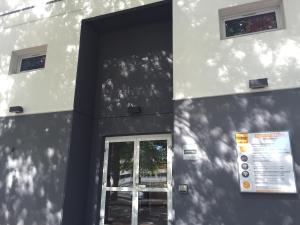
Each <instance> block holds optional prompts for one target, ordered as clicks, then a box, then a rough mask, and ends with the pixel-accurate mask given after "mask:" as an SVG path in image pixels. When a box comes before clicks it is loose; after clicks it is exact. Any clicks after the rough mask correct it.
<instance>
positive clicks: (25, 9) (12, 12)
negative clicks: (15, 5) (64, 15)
mask: <svg viewBox="0 0 300 225" xmlns="http://www.w3.org/2000/svg"><path fill="white" fill-rule="evenodd" d="M61 1H63V0H52V1H49V2H46V5H49V4H53V3H56V2H61ZM33 8H35V6H28V7H25V8H23V9H17V10H13V11H10V12H7V13H2V14H0V17H3V16H8V15H11V14H15V13H19V12H24V11H27V10H30V9H33Z"/></svg>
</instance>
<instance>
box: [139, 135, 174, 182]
mask: <svg viewBox="0 0 300 225" xmlns="http://www.w3.org/2000/svg"><path fill="white" fill-rule="evenodd" d="M167 149H168V144H167V140H155V141H141V142H140V154H139V155H140V160H139V164H140V165H139V185H140V186H141V187H145V188H166V187H167V169H168V168H167Z"/></svg>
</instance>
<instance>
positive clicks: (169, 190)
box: [100, 134, 174, 225]
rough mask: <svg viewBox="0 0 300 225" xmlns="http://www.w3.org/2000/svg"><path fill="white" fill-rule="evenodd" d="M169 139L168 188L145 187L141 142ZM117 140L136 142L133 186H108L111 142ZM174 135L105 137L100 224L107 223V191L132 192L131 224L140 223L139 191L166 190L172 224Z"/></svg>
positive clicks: (170, 222)
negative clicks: (141, 182)
mask: <svg viewBox="0 0 300 225" xmlns="http://www.w3.org/2000/svg"><path fill="white" fill-rule="evenodd" d="M156 140H166V141H167V175H168V176H167V187H166V188H145V187H143V186H142V185H138V175H139V158H140V157H139V152H140V151H139V146H140V145H139V143H140V142H141V141H156ZM116 142H133V143H134V167H133V171H134V173H133V187H107V166H108V155H109V144H110V143H116ZM171 145H172V137H171V135H170V134H159V135H139V136H121V137H107V138H106V139H105V153H104V160H103V175H102V194H101V208H100V225H106V224H105V223H104V219H105V204H106V192H107V191H121V192H122V191H123V192H124V191H129V192H131V193H132V215H131V218H132V220H131V225H138V224H137V222H138V201H139V198H138V193H139V192H164V193H167V198H168V199H167V201H168V202H167V205H168V206H167V207H168V225H171V224H172V221H173V219H174V215H173V205H172V186H173V185H172V161H173V152H172V146H171Z"/></svg>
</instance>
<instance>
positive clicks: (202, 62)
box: [173, 0, 300, 99]
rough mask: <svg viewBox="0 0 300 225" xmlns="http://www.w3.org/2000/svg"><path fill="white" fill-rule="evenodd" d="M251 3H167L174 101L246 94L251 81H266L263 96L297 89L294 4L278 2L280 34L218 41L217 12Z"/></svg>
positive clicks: (298, 34) (299, 36)
mask: <svg viewBox="0 0 300 225" xmlns="http://www.w3.org/2000/svg"><path fill="white" fill-rule="evenodd" d="M262 1H265V0H262ZM251 2H252V3H253V2H255V1H253V0H210V1H203V0H202V1H201V0H200V1H196V0H190V1H184V0H176V1H173V15H174V16H173V26H174V98H175V99H183V98H193V97H206V96H218V95H226V94H235V93H245V92H251V90H250V89H249V88H248V80H250V79H257V78H268V79H269V88H267V89H266V90H276V89H286V88H294V87H299V85H300V78H299V72H300V61H299V59H300V31H299V29H298V24H299V22H300V13H299V10H298V8H300V2H299V1H297V0H288V1H286V0H283V5H284V14H285V16H284V17H285V22H286V28H285V29H283V30H279V31H274V32H265V33H260V34H254V35H249V36H244V37H238V38H231V39H227V40H221V39H220V27H219V15H218V10H219V9H222V8H227V7H230V6H235V5H239V4H245V3H251Z"/></svg>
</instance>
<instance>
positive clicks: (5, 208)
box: [0, 113, 71, 225]
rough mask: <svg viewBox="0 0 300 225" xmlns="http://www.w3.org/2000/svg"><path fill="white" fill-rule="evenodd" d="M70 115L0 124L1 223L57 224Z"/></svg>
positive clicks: (56, 115)
mask: <svg viewBox="0 0 300 225" xmlns="http://www.w3.org/2000/svg"><path fill="white" fill-rule="evenodd" d="M70 123H71V115H70V114H69V113H60V114H42V115H38V116H26V117H23V116H20V117H6V118H2V119H1V121H0V136H1V144H0V223H1V224H10V225H17V224H32V225H37V224H47V225H57V224H60V222H61V216H62V201H63V196H64V193H63V190H64V183H65V171H66V161H67V153H68V147H69V141H70V127H71V126H70V125H71V124H70Z"/></svg>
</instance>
